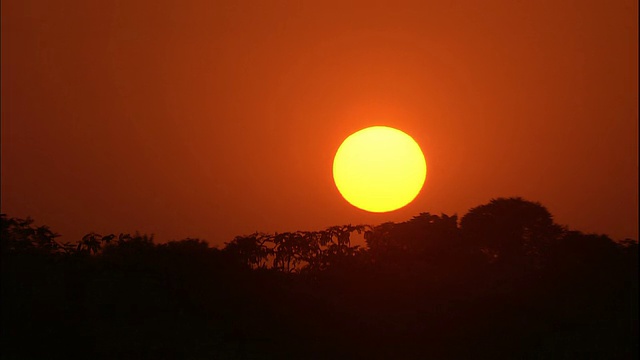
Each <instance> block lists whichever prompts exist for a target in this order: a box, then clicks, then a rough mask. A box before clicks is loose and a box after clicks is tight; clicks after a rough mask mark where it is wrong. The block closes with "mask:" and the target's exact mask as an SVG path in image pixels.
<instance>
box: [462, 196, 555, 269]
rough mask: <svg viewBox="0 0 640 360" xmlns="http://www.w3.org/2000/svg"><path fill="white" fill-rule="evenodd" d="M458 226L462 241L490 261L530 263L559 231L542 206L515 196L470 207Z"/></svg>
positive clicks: (532, 263)
mask: <svg viewBox="0 0 640 360" xmlns="http://www.w3.org/2000/svg"><path fill="white" fill-rule="evenodd" d="M460 230H461V233H462V237H463V239H464V240H465V242H466V243H467V244H468V245H469V246H473V247H475V248H476V249H478V250H479V251H482V252H483V253H484V254H485V255H486V256H487V258H488V260H489V261H491V262H497V263H502V262H505V261H508V262H511V263H516V262H517V263H520V264H522V265H525V264H528V265H534V266H537V265H539V263H538V261H539V260H540V259H541V258H542V255H543V253H544V252H545V251H547V250H548V248H549V246H550V244H551V243H552V242H553V241H554V240H557V239H558V238H559V237H560V236H561V235H562V232H563V229H562V227H561V226H559V225H557V224H555V223H554V221H553V217H552V216H551V213H549V211H548V210H547V209H546V208H545V207H544V206H542V205H541V204H540V203H537V202H531V201H526V200H523V199H522V198H519V197H516V198H498V199H493V200H491V201H490V202H489V203H488V204H484V205H480V206H477V207H474V208H472V209H471V210H469V212H468V213H467V214H466V215H465V216H463V217H462V220H461V221H460Z"/></svg>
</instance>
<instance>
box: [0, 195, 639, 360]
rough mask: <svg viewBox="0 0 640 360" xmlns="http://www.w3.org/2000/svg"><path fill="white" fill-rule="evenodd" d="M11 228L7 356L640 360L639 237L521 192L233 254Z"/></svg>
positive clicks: (6, 234)
mask: <svg viewBox="0 0 640 360" xmlns="http://www.w3.org/2000/svg"><path fill="white" fill-rule="evenodd" d="M1 222H2V224H1V225H2V229H1V235H2V238H1V245H2V246H1V251H2V253H1V256H2V273H1V275H2V282H1V293H0V294H1V295H0V296H1V307H2V318H1V324H2V327H1V329H2V332H1V337H2V343H1V344H0V355H1V357H2V359H36V358H40V359H57V358H60V359H62V358H64V359H67V358H84V359H143V358H144V359H636V358H637V356H638V335H639V334H638V243H637V241H635V240H630V239H626V240H624V241H618V242H616V241H613V240H612V239H610V238H609V237H607V236H605V235H594V234H584V233H581V232H579V231H572V230H569V229H567V228H565V227H562V226H559V225H557V224H556V223H555V222H554V221H553V218H552V216H551V214H550V213H549V212H548V211H547V209H546V208H545V207H544V206H542V205H541V204H539V203H535V202H530V201H526V200H523V199H521V198H499V199H494V200H492V201H491V202H489V203H487V204H483V205H480V206H477V207H475V208H472V209H471V210H470V211H469V212H468V213H467V214H466V215H464V216H463V217H462V218H461V219H458V217H457V216H455V215H454V216H447V215H440V216H438V215H432V214H429V213H422V214H420V215H418V216H416V217H414V218H413V219H411V220H409V221H406V222H403V223H384V224H381V225H377V226H368V225H358V226H352V225H344V226H334V227H330V228H328V229H325V230H322V231H298V232H288V233H280V234H265V233H255V234H251V235H247V236H239V237H236V238H235V239H233V240H232V241H230V242H228V243H226V244H225V246H224V247H223V248H221V249H218V248H215V247H211V246H209V244H208V243H207V242H205V241H202V240H199V239H185V240H180V241H171V242H168V243H164V244H156V243H154V241H153V237H150V236H147V235H140V234H135V235H128V234H120V235H115V234H110V235H104V236H102V235H99V234H96V233H89V234H87V235H86V236H84V237H83V238H82V239H81V240H80V241H78V242H76V243H61V242H59V241H58V240H57V238H58V235H57V234H55V233H54V232H53V231H51V230H50V229H49V228H48V227H46V226H35V225H33V222H32V220H30V219H27V220H22V219H16V218H11V217H8V216H6V215H4V214H3V215H2V218H1ZM358 233H359V234H361V236H363V237H364V239H365V242H366V245H367V246H366V247H360V246H354V245H352V243H351V241H352V237H353V236H354V234H358Z"/></svg>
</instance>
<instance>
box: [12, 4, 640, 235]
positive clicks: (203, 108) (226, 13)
mask: <svg viewBox="0 0 640 360" xmlns="http://www.w3.org/2000/svg"><path fill="white" fill-rule="evenodd" d="M637 4H638V3H637V1H631V0H628V1H627V0H616V1H581V0H575V1H567V0H561V1H555V0H554V1H551V0H546V1H530V2H515V1H510V0H504V1H474V0H462V1H433V2H432V1H422V0H420V1H388V2H384V1H304V2H299V1H204V0H202V1H181V2H158V1H150V0H149V1H121V2H115V1H85V0H64V1H56V2H51V1H36V0H3V1H2V74H1V75H2V139H1V140H2V212H5V213H7V214H9V215H10V216H18V217H24V216H27V215H31V216H33V217H35V218H36V219H37V220H38V222H39V223H43V224H47V225H50V226H51V227H52V228H53V229H54V230H56V231H58V232H61V233H62V234H63V235H64V236H65V238H66V239H68V240H76V239H78V238H79V236H81V235H82V234H83V233H86V232H89V231H96V232H100V233H106V232H132V231H135V230H140V231H141V232H146V233H155V234H157V235H158V239H160V240H161V241H164V240H169V239H177V238H184V237H187V236H190V237H200V238H205V239H207V240H209V241H211V242H213V243H217V244H221V243H222V242H224V241H229V240H230V239H231V238H232V237H233V236H234V235H238V234H244V233H251V232H254V231H287V230H298V229H308V230H313V229H319V228H324V227H326V226H330V225H335V224H344V223H354V224H355V223H370V224H377V223H381V222H385V221H404V220H406V219H408V218H410V217H411V216H413V215H416V214H418V213H419V212H424V211H430V212H434V213H440V212H444V213H447V214H453V213H458V214H459V215H462V214H464V213H465V212H466V211H467V210H468V209H469V208H470V207H472V206H476V205H479V204H481V203H485V202H487V201H489V200H490V199H491V198H493V197H498V196H522V197H524V198H525V199H529V200H534V201H540V202H541V203H543V204H544V205H546V206H547V207H548V208H549V210H550V211H551V213H553V214H554V215H555V216H556V220H557V221H558V222H559V223H561V224H566V225H569V226H570V227H572V228H576V229H580V230H584V231H594V232H603V233H608V234H610V235H612V236H613V237H615V238H622V237H634V238H637V237H638V220H637V218H638V191H637V186H638V159H637V147H638V140H637V130H638V101H637V100H638V71H637V70H638V37H637V30H638V18H637V10H638V9H637ZM379 124H384V125H387V126H391V127H395V128H399V129H403V130H404V131H406V132H407V133H409V134H411V136H412V137H414V139H415V140H416V141H417V142H418V143H419V144H420V146H421V147H422V150H423V151H424V153H425V156H426V158H427V164H428V165H429V176H428V178H427V182H426V185H425V189H424V190H423V191H422V192H421V193H420V195H419V196H418V198H416V200H415V201H414V202H412V203H411V204H410V205H409V206H407V207H405V208H403V209H401V210H398V211H397V212H393V213H387V214H372V213H367V212H364V211H361V210H358V209H356V208H354V207H352V206H350V205H349V204H347V203H345V201H344V200H343V199H342V197H341V196H340V194H339V193H338V191H337V189H336V187H335V185H334V183H333V179H332V171H331V168H332V161H333V155H334V154H335V152H336V150H337V148H338V146H339V145H340V143H341V142H342V140H344V138H345V137H346V136H348V135H349V134H351V133H353V132H354V131H356V130H359V129H362V128H365V127H367V126H371V125H379Z"/></svg>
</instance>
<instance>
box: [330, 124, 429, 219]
mask: <svg viewBox="0 0 640 360" xmlns="http://www.w3.org/2000/svg"><path fill="white" fill-rule="evenodd" d="M426 176H427V164H426V161H425V159H424V155H423V154H422V150H421V149H420V146H419V145H418V143H417V142H416V141H415V140H413V138H412V137H411V136H409V135H407V134H405V133H404V132H402V131H400V130H398V129H394V128H391V127H387V126H373V127H368V128H366V129H362V130H360V131H357V132H355V133H353V134H351V135H350V136H349V137H347V138H346V139H345V140H344V141H343V142H342V145H340V147H339V148H338V151H337V152H336V156H335V158H334V160H333V179H334V181H335V183H336V186H337V187H338V191H340V194H341V195H342V196H343V197H344V198H345V200H347V201H348V202H349V203H350V204H351V205H353V206H355V207H357V208H360V209H362V210H366V211H370V212H378V213H380V212H387V211H393V210H397V209H399V208H401V207H403V206H405V205H407V204H409V203H410V202H411V201H413V199H415V197H416V196H418V193H420V190H421V189H422V186H423V185H424V181H425V178H426Z"/></svg>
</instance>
